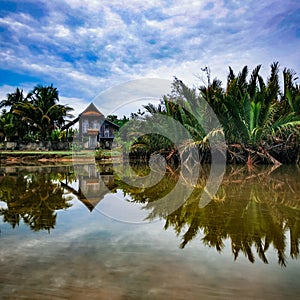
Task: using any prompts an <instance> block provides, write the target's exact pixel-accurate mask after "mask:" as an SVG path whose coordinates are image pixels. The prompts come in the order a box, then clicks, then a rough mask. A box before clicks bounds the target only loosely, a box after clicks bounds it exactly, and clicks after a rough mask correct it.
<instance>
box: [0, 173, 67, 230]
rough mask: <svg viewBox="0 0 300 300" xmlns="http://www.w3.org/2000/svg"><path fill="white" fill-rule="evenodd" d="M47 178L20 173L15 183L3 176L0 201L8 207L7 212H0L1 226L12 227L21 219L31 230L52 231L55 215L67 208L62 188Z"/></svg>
mask: <svg viewBox="0 0 300 300" xmlns="http://www.w3.org/2000/svg"><path fill="white" fill-rule="evenodd" d="M6 178H8V179H6ZM50 178H51V174H47V173H35V174H27V175H25V174H22V173H19V174H18V176H17V178H16V179H15V180H14V179H13V178H12V177H9V176H5V177H4V178H3V180H2V182H1V199H0V200H1V201H4V202H6V204H7V208H6V209H1V210H0V214H1V215H3V217H4V222H9V223H10V224H11V225H12V226H13V227H15V226H16V225H19V222H20V220H21V219H23V220H24V223H25V224H28V225H29V226H30V228H31V229H33V230H41V229H46V230H50V229H52V228H54V226H55V222H56V213H55V212H56V211H57V210H59V209H66V208H68V207H70V204H69V203H68V202H67V201H68V200H69V199H66V197H65V194H64V190H63V188H62V187H61V186H60V185H59V184H58V183H54V182H53V180H51V179H50Z"/></svg>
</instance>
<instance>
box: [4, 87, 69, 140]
mask: <svg viewBox="0 0 300 300" xmlns="http://www.w3.org/2000/svg"><path fill="white" fill-rule="evenodd" d="M58 102H59V97H58V91H57V89H56V88H54V87H53V86H52V85H50V86H41V85H37V86H35V87H34V88H33V90H32V91H31V92H29V93H28V94H27V95H26V96H25V95H24V92H23V90H20V89H19V88H17V89H16V91H15V92H13V93H11V94H8V95H7V98H6V99H4V100H2V101H1V103H0V108H4V109H3V111H2V113H1V115H0V132H1V133H2V139H6V140H7V141H15V140H17V141H36V140H42V141H47V140H53V139H55V138H56V135H57V134H58V130H59V128H61V127H62V126H63V125H64V124H65V122H66V118H68V117H72V115H70V112H71V111H72V110H73V108H71V107H69V106H67V105H61V104H58Z"/></svg>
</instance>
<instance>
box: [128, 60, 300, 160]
mask: <svg viewBox="0 0 300 300" xmlns="http://www.w3.org/2000/svg"><path fill="white" fill-rule="evenodd" d="M260 69H261V65H259V66H257V67H256V68H255V69H254V70H253V71H252V73H251V74H250V77H249V76H248V73H249V70H248V67H247V66H245V67H244V68H243V69H242V71H241V72H239V73H238V74H237V75H235V73H234V71H233V70H232V69H231V68H229V74H228V79H227V85H226V88H225V89H224V88H222V83H221V81H220V80H218V79H214V80H212V81H211V78H210V71H209V69H208V68H205V69H204V71H206V75H207V85H205V86H200V87H198V88H189V87H187V86H186V85H185V84H184V83H183V82H182V81H181V80H179V79H177V78H175V79H174V82H173V89H172V93H171V94H170V95H166V96H164V97H163V99H162V101H161V104H160V105H158V106H154V105H152V104H149V105H146V106H145V109H146V112H147V113H146V114H145V116H143V117H140V119H142V120H143V121H151V118H154V116H155V115H156V114H162V115H166V116H170V117H172V118H173V119H175V120H176V121H178V122H180V123H181V124H182V125H183V126H184V127H185V129H186V130H187V131H188V132H189V133H190V135H191V136H192V137H193V140H194V144H195V143H196V144H197V145H198V147H199V150H200V152H202V153H203V154H204V155H203V159H204V160H209V151H210V145H209V137H210V136H212V135H215V134H223V135H224V137H225V140H226V143H227V145H228V149H227V155H228V161H230V162H243V163H245V162H246V163H250V164H253V163H273V164H280V163H298V162H299V137H300V135H299V133H300V132H299V129H300V126H299V125H300V87H299V85H298V84H297V79H298V78H297V77H296V73H295V72H294V71H293V70H291V69H287V68H284V70H283V72H282V77H279V64H278V63H277V62H276V63H273V64H272V65H271V70H270V75H269V77H268V78H267V79H266V80H264V79H263V78H262V77H261V76H260V74H259V71H260ZM248 77H249V78H248ZM247 78H248V79H247ZM281 85H282V86H283V87H282V88H280V86H281ZM203 103H208V104H209V105H210V107H211V108H212V109H213V111H214V112H215V114H216V116H217V118H218V120H219V122H220V125H221V126H220V128H217V127H215V128H213V129H212V130H211V131H210V132H205V130H204V126H203V124H207V123H208V122H210V120H209V119H210V114H209V113H208V111H207V107H205V105H203ZM191 112H192V113H191ZM148 123H149V122H148ZM132 130H138V127H136V128H135V127H134V126H132ZM126 134H127V135H129V134H130V132H128V131H127V132H126ZM179 146H180V145H179ZM177 148H178V145H177ZM157 151H159V152H166V153H167V157H169V158H170V157H171V156H172V153H174V154H176V145H173V144H172V143H171V142H170V141H169V140H168V139H166V138H165V137H162V136H159V135H156V134H153V135H144V136H142V137H139V138H137V140H136V141H135V143H134V145H133V146H132V147H131V153H132V154H133V155H137V156H138V155H139V153H143V154H145V153H147V155H148V156H149V154H151V153H153V152H157Z"/></svg>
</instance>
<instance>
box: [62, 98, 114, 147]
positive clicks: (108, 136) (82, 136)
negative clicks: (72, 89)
mask: <svg viewBox="0 0 300 300" xmlns="http://www.w3.org/2000/svg"><path fill="white" fill-rule="evenodd" d="M77 122H79V135H78V137H77V138H76V140H77V142H81V143H82V145H83V147H84V148H85V149H95V148H97V147H99V148H104V149H111V146H112V142H113V140H114V133H115V131H116V130H118V129H119V126H118V125H116V124H114V123H113V122H110V121H109V120H107V119H105V117H104V115H103V114H102V113H101V112H100V111H99V109H98V108H97V107H96V106H95V104H94V103H91V104H90V105H89V106H88V107H87V108H86V109H85V110H84V111H83V112H82V113H80V114H79V116H78V117H77V118H76V119H74V120H73V121H72V122H70V123H69V124H68V125H67V126H65V127H64V129H68V128H69V127H70V126H72V125H74V124H75V123H77Z"/></svg>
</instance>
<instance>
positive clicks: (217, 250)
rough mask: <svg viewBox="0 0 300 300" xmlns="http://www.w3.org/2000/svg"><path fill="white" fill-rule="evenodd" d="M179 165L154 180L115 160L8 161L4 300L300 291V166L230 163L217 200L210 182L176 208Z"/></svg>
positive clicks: (2, 196)
mask: <svg viewBox="0 0 300 300" xmlns="http://www.w3.org/2000/svg"><path fill="white" fill-rule="evenodd" d="M135 171H136V172H137V173H138V174H139V175H145V174H143V172H145V173H146V174H147V168H139V167H138V166H136V167H135ZM130 172H131V171H130V170H129V171H128V170H123V174H125V175H126V176H125V177H130V175H131V173H130ZM176 174H177V173H176V171H174V170H169V171H168V172H166V173H165V174H163V175H162V176H160V177H159V176H158V175H157V176H158V177H159V178H160V181H159V182H158V183H156V184H154V185H152V186H151V187H148V186H146V187H145V186H143V185H139V186H133V185H132V184H128V183H126V180H124V178H125V177H123V178H120V176H118V175H117V174H116V173H115V171H114V168H113V166H112V165H109V164H105V165H96V164H82V165H81V166H73V165H54V166H5V167H2V168H1V173H0V208H1V210H0V230H1V233H0V234H1V235H0V270H1V272H0V298H1V299H232V298H237V299H295V298H297V297H299V292H300V285H299V278H300V261H299V259H298V258H299V238H300V193H299V192H300V181H299V174H300V171H299V169H298V168H296V167H286V166H285V167H279V168H276V169H275V168H271V167H264V168H262V167H260V168H252V169H249V168H247V167H241V166H240V167H233V166H229V167H228V168H227V170H226V174H225V175H224V178H223V182H222V184H221V186H220V188H219V191H218V193H217V194H216V195H215V196H214V197H213V199H212V200H211V201H210V203H208V204H207V205H206V206H205V207H199V197H200V195H201V194H202V193H203V192H204V186H203V184H201V182H200V183H199V184H198V185H197V186H194V187H193V191H192V192H191V194H190V195H189V196H188V197H186V199H184V201H182V202H180V203H181V204H180V205H177V206H176V207H175V206H174V209H173V210H172V211H170V210H168V211H167V212H168V213H166V210H164V208H162V206H161V203H160V201H159V200H160V199H161V198H163V197H164V196H165V195H167V194H170V193H171V191H172V189H174V186H176V184H177V182H178V177H176V176H177V175H176ZM203 178H205V175H203ZM204 181H205V180H204ZM187 185H188V183H187ZM184 189H185V187H184V186H183V187H181V189H179V190H177V191H176V194H175V195H172V197H173V198H174V201H175V202H176V201H177V200H178V199H179V198H182V197H185V196H183V195H184V192H181V190H184ZM175 198H176V199H175ZM168 201H170V199H169V200H168ZM177 202H178V201H177ZM177 202H176V203H177Z"/></svg>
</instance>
